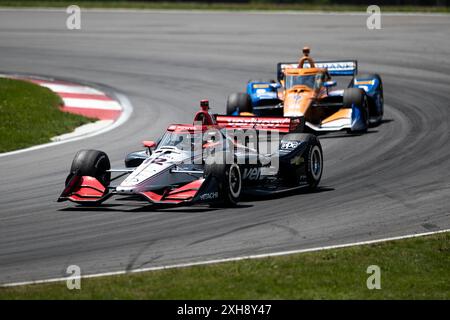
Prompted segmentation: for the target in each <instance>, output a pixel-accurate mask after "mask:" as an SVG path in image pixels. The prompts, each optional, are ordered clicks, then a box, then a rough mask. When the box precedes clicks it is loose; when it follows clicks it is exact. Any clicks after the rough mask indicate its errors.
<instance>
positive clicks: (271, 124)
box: [215, 115, 305, 133]
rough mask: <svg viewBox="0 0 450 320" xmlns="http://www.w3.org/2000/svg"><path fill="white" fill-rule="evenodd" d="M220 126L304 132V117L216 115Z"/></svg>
mask: <svg viewBox="0 0 450 320" xmlns="http://www.w3.org/2000/svg"><path fill="white" fill-rule="evenodd" d="M215 117H216V121H217V124H218V125H219V126H224V127H226V128H228V129H255V130H267V131H278V132H280V133H290V132H303V129H304V125H305V118H304V117H295V118H287V117H256V116H226V115H216V116H215Z"/></svg>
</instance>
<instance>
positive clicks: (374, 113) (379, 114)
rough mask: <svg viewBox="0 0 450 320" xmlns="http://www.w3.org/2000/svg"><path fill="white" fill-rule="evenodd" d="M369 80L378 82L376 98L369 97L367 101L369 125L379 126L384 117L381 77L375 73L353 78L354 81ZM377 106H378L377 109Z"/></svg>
mask: <svg viewBox="0 0 450 320" xmlns="http://www.w3.org/2000/svg"><path fill="white" fill-rule="evenodd" d="M369 79H377V80H378V82H379V85H378V89H377V91H378V94H376V96H373V97H370V99H369V119H370V120H371V122H370V125H371V126H378V125H380V124H381V122H382V120H383V115H384V93H383V81H382V80H381V76H380V75H379V74H377V73H369V74H362V75H358V76H357V77H356V78H355V80H369ZM377 104H380V107H379V108H378V106H377ZM378 109H379V110H378ZM373 119H374V120H373Z"/></svg>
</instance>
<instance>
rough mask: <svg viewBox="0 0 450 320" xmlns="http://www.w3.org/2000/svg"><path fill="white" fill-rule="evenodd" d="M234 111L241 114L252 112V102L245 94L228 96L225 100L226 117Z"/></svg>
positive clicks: (238, 93) (237, 93) (239, 93)
mask: <svg viewBox="0 0 450 320" xmlns="http://www.w3.org/2000/svg"><path fill="white" fill-rule="evenodd" d="M236 110H239V113H241V112H250V113H251V112H252V111H253V108H252V100H251V99H250V96H249V95H248V94H247V93H245V92H236V93H232V94H230V95H229V96H228V99H227V115H232V114H233V113H234V112H235V111H236Z"/></svg>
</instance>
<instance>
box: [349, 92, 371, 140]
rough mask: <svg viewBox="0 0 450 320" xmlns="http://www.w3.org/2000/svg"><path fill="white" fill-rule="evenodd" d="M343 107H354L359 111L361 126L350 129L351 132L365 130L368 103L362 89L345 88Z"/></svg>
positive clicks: (367, 120)
mask: <svg viewBox="0 0 450 320" xmlns="http://www.w3.org/2000/svg"><path fill="white" fill-rule="evenodd" d="M343 105H344V108H353V107H354V108H356V109H358V110H359V112H360V113H361V118H362V121H363V127H362V128H359V129H356V130H354V129H352V130H351V132H352V133H355V132H361V133H364V132H367V129H368V128H369V104H368V101H367V95H366V93H365V91H364V90H363V89H359V88H347V89H345V90H344V103H343Z"/></svg>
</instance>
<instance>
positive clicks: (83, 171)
mask: <svg viewBox="0 0 450 320" xmlns="http://www.w3.org/2000/svg"><path fill="white" fill-rule="evenodd" d="M109 169H111V164H110V162H109V158H108V155H107V154H106V153H104V152H103V151H98V150H80V151H78V152H77V154H76V155H75V157H74V159H73V161H72V166H71V167H70V174H69V176H68V177H67V180H66V184H67V183H68V181H69V180H70V178H71V177H72V176H73V175H74V174H78V175H80V176H90V177H94V178H96V179H97V180H98V181H99V182H100V183H101V184H102V185H103V186H104V187H108V186H109V184H110V182H111V173H110V172H107V170H109Z"/></svg>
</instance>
